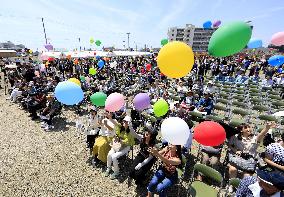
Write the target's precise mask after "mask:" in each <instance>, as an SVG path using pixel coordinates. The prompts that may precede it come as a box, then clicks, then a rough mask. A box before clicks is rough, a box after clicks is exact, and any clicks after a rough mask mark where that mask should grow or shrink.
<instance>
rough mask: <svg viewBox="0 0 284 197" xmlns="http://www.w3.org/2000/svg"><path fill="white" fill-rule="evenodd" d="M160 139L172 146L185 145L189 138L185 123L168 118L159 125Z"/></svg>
mask: <svg viewBox="0 0 284 197" xmlns="http://www.w3.org/2000/svg"><path fill="white" fill-rule="evenodd" d="M161 134H162V138H163V139H164V140H166V141H167V142H169V143H171V144H173V145H185V144H186V142H187V140H188V138H189V137H191V132H190V129H189V127H188V125H187V123H186V122H185V121H184V120H183V119H181V118H178V117H169V118H167V119H165V120H164V121H163V122H162V125H161Z"/></svg>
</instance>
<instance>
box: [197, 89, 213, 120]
mask: <svg viewBox="0 0 284 197" xmlns="http://www.w3.org/2000/svg"><path fill="white" fill-rule="evenodd" d="M213 106H214V105H213V100H212V99H211V98H210V93H209V92H207V91H205V92H204V98H201V99H200V100H199V102H198V104H197V110H198V111H199V112H206V113H207V115H210V114H211V111H212V109H213Z"/></svg>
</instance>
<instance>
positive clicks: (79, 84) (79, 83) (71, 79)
mask: <svg viewBox="0 0 284 197" xmlns="http://www.w3.org/2000/svg"><path fill="white" fill-rule="evenodd" d="M68 81H70V82H73V83H75V84H77V85H78V86H81V82H80V81H79V80H78V79H76V78H70V79H68Z"/></svg>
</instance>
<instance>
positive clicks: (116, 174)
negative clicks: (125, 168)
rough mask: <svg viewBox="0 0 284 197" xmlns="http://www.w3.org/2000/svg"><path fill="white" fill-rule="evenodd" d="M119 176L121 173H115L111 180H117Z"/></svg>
mask: <svg viewBox="0 0 284 197" xmlns="http://www.w3.org/2000/svg"><path fill="white" fill-rule="evenodd" d="M118 176H119V172H114V173H112V174H111V175H110V179H111V180H114V179H117V178H118Z"/></svg>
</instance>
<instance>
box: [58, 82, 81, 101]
mask: <svg viewBox="0 0 284 197" xmlns="http://www.w3.org/2000/svg"><path fill="white" fill-rule="evenodd" d="M54 93H55V97H56V99H57V100H58V101H59V102H61V103H63V104H65V105H75V104H78V103H80V102H81V101H82V100H83V99H84V93H83V90H82V89H81V87H80V86H78V85H77V84H75V83H73V82H71V81H63V82H59V83H58V85H57V86H56V88H55V91H54Z"/></svg>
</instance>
